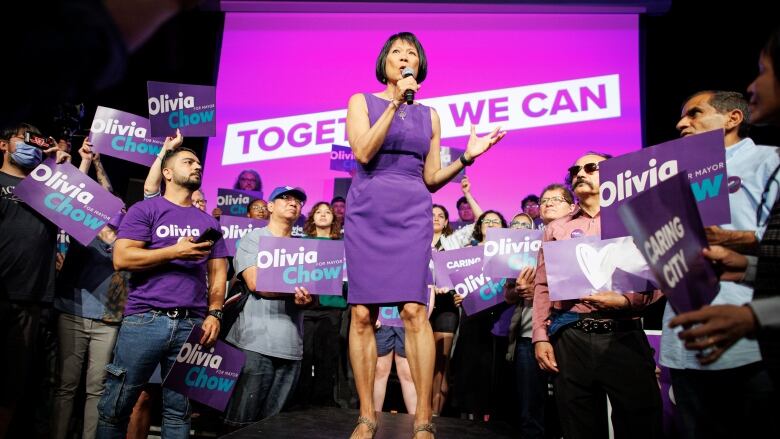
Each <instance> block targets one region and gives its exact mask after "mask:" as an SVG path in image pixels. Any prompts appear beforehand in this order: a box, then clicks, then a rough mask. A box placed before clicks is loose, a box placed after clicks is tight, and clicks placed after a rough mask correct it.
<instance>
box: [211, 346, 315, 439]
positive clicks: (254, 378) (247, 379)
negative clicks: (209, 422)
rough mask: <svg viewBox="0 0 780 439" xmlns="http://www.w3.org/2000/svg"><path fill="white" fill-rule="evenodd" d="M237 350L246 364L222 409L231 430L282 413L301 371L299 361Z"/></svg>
mask: <svg viewBox="0 0 780 439" xmlns="http://www.w3.org/2000/svg"><path fill="white" fill-rule="evenodd" d="M241 351H243V352H244V354H246V362H245V363H244V368H243V369H242V370H241V376H239V377H238V382H237V383H236V387H235V390H234V391H233V395H232V396H231V397H230V402H228V406H227V409H226V410H225V424H227V425H230V426H233V427H244V426H247V425H249V424H253V423H255V422H257V421H260V420H263V419H265V418H268V417H271V416H273V415H276V414H278V413H279V412H280V411H282V408H283V407H284V404H285V403H286V402H287V400H288V399H290V396H291V395H292V393H293V390H294V388H295V384H296V383H297V381H298V374H299V373H300V371H301V361H300V360H285V359H283V358H277V357H271V356H268V355H263V354H260V353H257V352H253V351H248V350H246V349H241ZM309 373H311V371H309Z"/></svg>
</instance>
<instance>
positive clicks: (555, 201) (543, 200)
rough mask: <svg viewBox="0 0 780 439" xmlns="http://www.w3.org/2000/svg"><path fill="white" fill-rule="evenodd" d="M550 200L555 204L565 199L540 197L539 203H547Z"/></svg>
mask: <svg viewBox="0 0 780 439" xmlns="http://www.w3.org/2000/svg"><path fill="white" fill-rule="evenodd" d="M550 201H552V202H553V203H555V204H560V203H563V202H564V201H566V200H565V199H564V198H563V197H550V198H542V200H541V204H542V205H545V204H547V203H549V202H550Z"/></svg>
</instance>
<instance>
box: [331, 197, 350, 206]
mask: <svg viewBox="0 0 780 439" xmlns="http://www.w3.org/2000/svg"><path fill="white" fill-rule="evenodd" d="M339 201H340V202H342V203H344V204H347V200H345V199H344V197H342V196H341V195H336V196H335V197H333V199H332V200H330V204H333V203H338V202H339Z"/></svg>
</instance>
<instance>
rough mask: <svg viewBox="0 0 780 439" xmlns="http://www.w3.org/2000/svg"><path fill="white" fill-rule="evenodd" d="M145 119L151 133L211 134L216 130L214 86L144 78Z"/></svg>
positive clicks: (169, 134)
mask: <svg viewBox="0 0 780 439" xmlns="http://www.w3.org/2000/svg"><path fill="white" fill-rule="evenodd" d="M146 90H147V94H148V96H149V100H148V103H149V121H150V122H151V125H152V133H153V134H154V135H155V136H163V137H164V136H173V135H176V129H177V128H178V129H179V130H181V134H182V135H183V136H185V137H186V136H191V137H211V136H215V135H216V134H217V118H216V114H215V113H216V103H217V88H216V87H214V86H210V85H192V84H176V83H172V82H156V81H147V83H146Z"/></svg>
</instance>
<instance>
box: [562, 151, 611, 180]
mask: <svg viewBox="0 0 780 439" xmlns="http://www.w3.org/2000/svg"><path fill="white" fill-rule="evenodd" d="M586 155H596V156H599V157H601V158H603V159H604V160H609V159H611V158H612V154H609V153H606V152H598V151H588V152H586V153H585V154H583V155H581V156H580V157H585V156H586ZM563 182H564V183H566V186H568V187H569V189H571V175H570V174H569V173H568V172H567V173H566V176H565V177H564V178H563Z"/></svg>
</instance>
